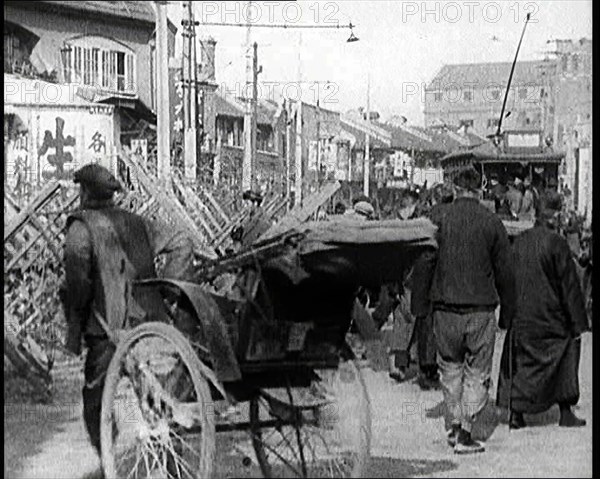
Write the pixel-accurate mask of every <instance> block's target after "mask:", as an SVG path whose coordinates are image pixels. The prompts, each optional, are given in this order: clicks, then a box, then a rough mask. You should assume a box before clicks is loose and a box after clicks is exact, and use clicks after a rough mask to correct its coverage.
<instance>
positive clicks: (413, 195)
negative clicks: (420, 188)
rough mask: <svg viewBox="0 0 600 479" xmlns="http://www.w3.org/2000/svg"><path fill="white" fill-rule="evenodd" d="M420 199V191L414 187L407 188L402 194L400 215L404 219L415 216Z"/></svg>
mask: <svg viewBox="0 0 600 479" xmlns="http://www.w3.org/2000/svg"><path fill="white" fill-rule="evenodd" d="M418 201H419V193H418V192H417V191H415V190H412V189H408V190H406V191H405V192H404V195H403V196H402V200H401V203H400V209H399V211H398V217H399V218H400V219H402V220H408V219H411V218H413V217H414V216H413V215H414V213H415V209H416V207H417V202H418Z"/></svg>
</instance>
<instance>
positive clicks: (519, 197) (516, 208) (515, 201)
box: [506, 177, 523, 219]
mask: <svg viewBox="0 0 600 479" xmlns="http://www.w3.org/2000/svg"><path fill="white" fill-rule="evenodd" d="M518 184H519V179H518V177H515V178H513V179H512V180H511V181H509V183H508V191H507V192H506V202H507V204H508V207H509V210H510V216H511V217H512V218H513V219H516V218H518V217H519V212H520V211H521V204H522V203H523V194H522V193H521V192H520V191H519V188H518Z"/></svg>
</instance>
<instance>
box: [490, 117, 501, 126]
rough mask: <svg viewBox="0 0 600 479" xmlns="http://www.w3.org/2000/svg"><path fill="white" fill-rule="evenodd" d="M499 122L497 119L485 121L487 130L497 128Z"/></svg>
mask: <svg viewBox="0 0 600 479" xmlns="http://www.w3.org/2000/svg"><path fill="white" fill-rule="evenodd" d="M499 122H500V120H498V118H490V119H488V121H487V126H488V128H497V127H498V123H499Z"/></svg>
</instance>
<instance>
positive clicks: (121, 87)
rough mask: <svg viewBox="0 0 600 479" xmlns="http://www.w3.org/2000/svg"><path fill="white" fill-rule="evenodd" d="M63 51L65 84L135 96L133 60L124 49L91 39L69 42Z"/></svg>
mask: <svg viewBox="0 0 600 479" xmlns="http://www.w3.org/2000/svg"><path fill="white" fill-rule="evenodd" d="M62 51H63V52H64V70H65V72H64V73H65V80H66V81H67V82H69V83H71V82H72V83H83V84H84V85H91V86H96V87H98V88H101V89H103V90H108V91H115V92H121V93H130V94H134V93H135V67H134V65H135V56H134V54H133V52H132V51H131V50H129V49H128V48H127V47H125V46H124V45H121V44H120V43H118V42H115V41H113V40H110V39H107V38H104V37H95V36H91V37H81V38H77V39H74V40H71V41H69V42H68V43H67V44H66V45H65V48H63V50H62Z"/></svg>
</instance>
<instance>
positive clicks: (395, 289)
mask: <svg viewBox="0 0 600 479" xmlns="http://www.w3.org/2000/svg"><path fill="white" fill-rule="evenodd" d="M418 201H419V194H418V193H417V192H416V191H415V190H413V189H407V190H405V191H404V194H403V195H402V198H401V202H400V208H399V210H398V216H399V218H400V219H402V220H408V219H414V217H415V213H416V207H417V202H418ZM410 278H411V271H407V273H406V276H405V278H402V279H401V280H400V281H399V282H398V283H397V284H393V285H386V287H385V289H384V293H385V291H386V290H389V291H390V292H391V293H389V294H391V298H393V299H392V300H391V301H386V302H384V303H383V304H387V305H390V309H391V314H392V317H391V320H392V321H391V331H388V334H387V335H386V339H387V341H386V342H387V346H388V351H389V352H388V366H389V375H390V377H391V378H392V379H394V380H395V381H397V382H402V381H404V380H405V379H406V377H407V373H408V369H409V367H410V364H411V357H410V350H411V348H412V346H413V343H414V340H415V326H416V325H415V318H414V316H413V314H412V313H411V307H410V304H411V286H410V283H411V279H410ZM380 309H381V308H380ZM384 309H385V308H384ZM388 314H389V313H388Z"/></svg>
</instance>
